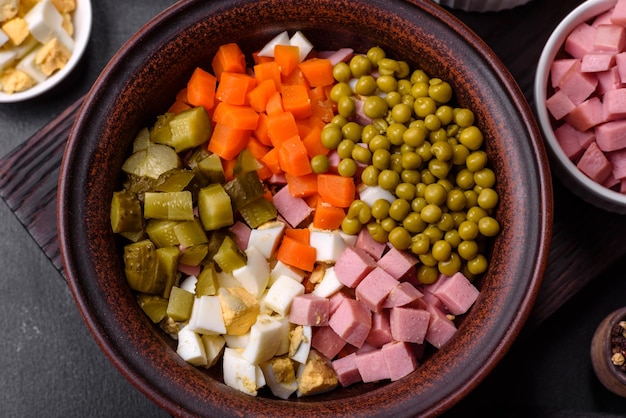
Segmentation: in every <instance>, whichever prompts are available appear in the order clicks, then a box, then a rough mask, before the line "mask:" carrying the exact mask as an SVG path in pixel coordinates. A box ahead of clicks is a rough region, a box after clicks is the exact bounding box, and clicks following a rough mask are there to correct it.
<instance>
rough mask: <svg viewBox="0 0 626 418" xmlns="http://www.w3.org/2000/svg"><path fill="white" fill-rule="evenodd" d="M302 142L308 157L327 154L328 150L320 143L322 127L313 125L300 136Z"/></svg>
mask: <svg viewBox="0 0 626 418" xmlns="http://www.w3.org/2000/svg"><path fill="white" fill-rule="evenodd" d="M302 144H303V145H304V148H306V152H307V154H308V156H309V158H313V157H315V156H316V155H328V153H329V152H330V150H329V149H328V148H326V147H325V146H324V145H323V144H322V128H320V127H319V126H314V127H312V128H311V129H310V131H309V133H308V134H307V136H305V137H304V138H302Z"/></svg>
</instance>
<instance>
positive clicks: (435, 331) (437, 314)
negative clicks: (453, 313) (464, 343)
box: [424, 305, 456, 348]
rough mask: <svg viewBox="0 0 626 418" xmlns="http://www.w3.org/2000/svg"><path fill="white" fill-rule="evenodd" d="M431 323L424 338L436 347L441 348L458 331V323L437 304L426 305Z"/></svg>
mask: <svg viewBox="0 0 626 418" xmlns="http://www.w3.org/2000/svg"><path fill="white" fill-rule="evenodd" d="M426 309H427V311H428V312H429V313H430V323H429V325H428V331H427V332H426V336H425V337H424V339H425V340H426V341H428V342H429V343H430V344H432V345H433V346H434V347H436V348H441V347H442V346H443V345H444V344H445V343H447V342H448V341H449V340H450V338H452V336H453V335H454V334H455V333H456V325H454V322H452V320H451V319H450V318H448V316H447V315H446V313H445V312H443V311H442V310H441V309H439V308H436V307H435V306H432V305H429V306H426Z"/></svg>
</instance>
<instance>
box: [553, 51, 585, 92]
mask: <svg viewBox="0 0 626 418" xmlns="http://www.w3.org/2000/svg"><path fill="white" fill-rule="evenodd" d="M577 61H580V60H578V59H576V58H561V59H556V60H554V62H552V65H551V66H550V84H551V85H552V88H556V87H558V86H559V83H560V82H561V79H562V78H563V76H564V75H565V74H567V72H568V71H569V70H570V68H572V66H573V65H574V63H576V62H577Z"/></svg>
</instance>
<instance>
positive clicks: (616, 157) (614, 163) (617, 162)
mask: <svg viewBox="0 0 626 418" xmlns="http://www.w3.org/2000/svg"><path fill="white" fill-rule="evenodd" d="M605 155H606V157H607V158H608V160H609V162H610V163H611V167H612V168H613V171H612V173H611V174H612V177H613V178H614V179H615V180H622V179H624V178H626V148H624V149H621V150H618V151H613V152H607V153H606V154H605ZM615 184H617V182H616V183H615ZM615 184H613V186H614V185H615ZM605 185H606V184H605ZM607 186H608V185H607ZM608 187H612V186H608Z"/></svg>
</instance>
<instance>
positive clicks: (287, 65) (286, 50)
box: [274, 45, 300, 75]
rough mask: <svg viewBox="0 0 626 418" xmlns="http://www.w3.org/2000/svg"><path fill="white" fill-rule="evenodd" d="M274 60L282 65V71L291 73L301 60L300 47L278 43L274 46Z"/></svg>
mask: <svg viewBox="0 0 626 418" xmlns="http://www.w3.org/2000/svg"><path fill="white" fill-rule="evenodd" d="M274 60H275V61H276V62H277V63H278V65H279V66H280V73H281V74H282V75H289V74H291V72H292V71H293V70H294V69H296V67H297V66H298V63H299V62H300V48H298V47H297V46H292V45H276V46H275V47H274Z"/></svg>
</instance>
